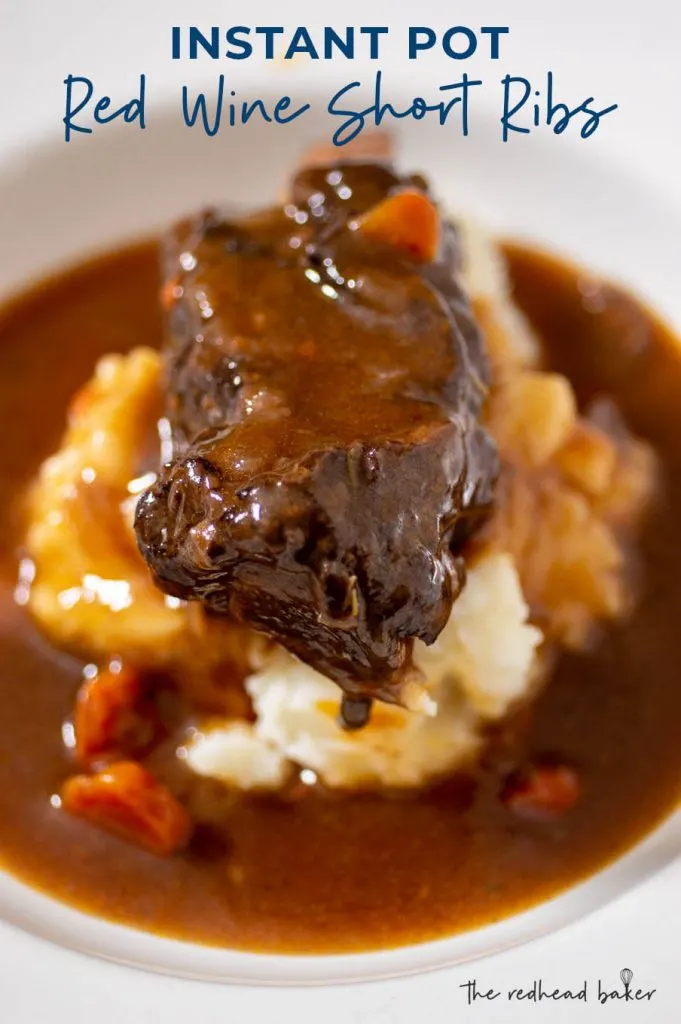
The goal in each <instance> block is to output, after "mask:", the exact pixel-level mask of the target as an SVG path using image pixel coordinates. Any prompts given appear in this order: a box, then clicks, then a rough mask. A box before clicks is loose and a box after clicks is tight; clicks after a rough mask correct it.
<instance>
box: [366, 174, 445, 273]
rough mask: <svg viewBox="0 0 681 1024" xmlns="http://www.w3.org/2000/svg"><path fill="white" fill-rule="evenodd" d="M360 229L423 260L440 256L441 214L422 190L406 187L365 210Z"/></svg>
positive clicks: (369, 236) (371, 236)
mask: <svg viewBox="0 0 681 1024" xmlns="http://www.w3.org/2000/svg"><path fill="white" fill-rule="evenodd" d="M358 228H359V230H360V231H361V232H362V233H363V234H365V235H366V236H367V238H372V239H374V240H376V241H381V242H386V243H387V244H388V245H394V246H396V247H397V248H398V249H404V251H405V252H408V253H410V255H412V256H413V257H414V259H417V260H420V261H422V262H424V263H427V262H430V261H432V260H434V259H435V257H436V256H437V250H438V246H439V244H440V215H439V214H438V212H437V209H436V207H435V206H434V204H433V203H432V202H431V201H430V199H428V197H427V196H425V195H424V194H423V192H416V191H413V190H410V189H405V191H404V192H398V193H397V194H396V195H394V196H390V197H389V198H388V199H384V200H383V201H382V202H380V203H379V204H378V205H377V206H374V207H373V208H372V209H371V210H369V211H368V212H367V213H365V214H364V215H363V216H362V217H361V218H360V219H359V221H358Z"/></svg>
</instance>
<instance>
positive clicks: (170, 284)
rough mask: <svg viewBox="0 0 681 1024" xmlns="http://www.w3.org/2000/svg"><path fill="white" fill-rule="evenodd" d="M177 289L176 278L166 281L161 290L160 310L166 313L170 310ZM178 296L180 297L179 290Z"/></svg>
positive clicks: (176, 295) (174, 300)
mask: <svg viewBox="0 0 681 1024" xmlns="http://www.w3.org/2000/svg"><path fill="white" fill-rule="evenodd" d="M178 287H179V283H178V281H177V279H176V278H175V279H173V278H171V279H170V280H169V281H166V283H165V284H164V285H163V287H162V288H161V309H163V310H165V311H166V312H167V311H168V310H169V309H172V307H173V306H174V305H175V302H176V300H177V298H178ZM179 294H180V296H181V295H182V290H181V288H180V293H179Z"/></svg>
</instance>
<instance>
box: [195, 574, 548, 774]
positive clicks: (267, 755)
mask: <svg viewBox="0 0 681 1024" xmlns="http://www.w3.org/2000/svg"><path fill="white" fill-rule="evenodd" d="M527 613H528V610H527V605H526V604H525V602H524V600H523V596H522V593H521V590H520V586H519V584H518V577H517V574H516V571H515V568H514V566H513V562H512V560H511V559H510V558H509V557H508V556H505V555H500V554H495V555H490V556H489V557H486V558H483V559H482V560H481V561H479V562H478V563H477V564H476V565H475V566H473V567H472V568H471V569H470V570H469V575H468V582H467V584H466V587H465V589H464V591H463V593H462V595H461V597H460V598H459V600H458V601H457V602H456V604H455V605H454V608H453V611H452V614H451V617H450V620H449V622H448V624H447V626H446V627H445V629H444V630H443V631H442V633H441V634H440V636H439V637H438V640H437V641H436V643H435V644H433V645H432V647H426V645H425V644H422V643H421V642H420V641H416V644H415V651H414V660H415V662H416V664H417V665H418V666H419V667H420V668H421V669H422V670H423V671H424V673H425V675H426V679H427V685H428V689H429V692H430V694H431V696H432V698H433V702H434V703H433V707H432V708H431V709H430V714H428V713H416V712H411V711H406V710H405V709H404V708H399V707H395V706H393V705H388V704H379V703H375V704H374V708H373V713H372V717H371V720H370V722H369V724H368V725H367V726H365V727H364V728H363V729H361V730H359V731H358V732H346V731H345V730H343V729H342V727H341V726H340V725H339V724H338V688H337V687H336V685H335V684H334V683H332V682H331V681H330V680H329V679H326V678H325V677H324V676H322V675H319V673H317V672H315V671H314V670H313V669H311V668H309V667H308V666H307V665H304V664H302V662H300V661H298V660H297V659H296V658H294V657H293V656H292V655H290V654H288V653H287V652H286V651H284V650H282V649H281V648H275V649H274V650H273V651H271V652H270V653H269V654H267V655H266V657H265V660H264V663H263V664H262V666H261V667H260V668H259V669H258V671H257V672H255V673H253V674H252V675H251V676H249V677H248V678H247V680H246V689H247V691H248V693H249V695H250V697H251V699H252V701H253V707H254V709H255V712H256V715H257V720H256V722H255V723H254V724H253V725H251V726H250V727H247V726H245V725H244V724H243V723H231V724H230V723H228V724H223V725H219V726H217V727H213V728H210V727H209V728H207V729H205V730H204V731H202V732H199V733H198V734H195V735H194V736H193V738H192V740H191V742H190V743H189V745H188V747H187V753H186V756H187V760H188V763H189V765H190V767H192V768H193V769H194V770H195V771H197V772H199V773H200V774H203V775H211V776H215V777H216V778H219V779H221V780H222V781H223V782H226V783H228V784H229V785H230V786H236V787H246V788H251V787H259V788H268V787H270V786H275V787H278V786H279V785H281V782H282V780H283V779H284V778H285V777H286V773H287V769H288V765H289V764H290V762H295V763H296V764H297V765H299V766H301V767H303V768H306V769H308V770H311V771H313V772H314V773H315V775H317V776H318V777H319V778H320V779H321V780H322V781H323V782H324V783H325V784H326V785H328V786H334V787H358V786H376V785H383V786H395V787H397V786H399V787H404V786H418V785H422V784H423V783H424V782H426V781H428V779H430V778H432V777H433V776H437V775H442V774H444V773H445V772H447V771H450V770H451V769H452V768H453V767H455V766H457V765H461V764H462V763H464V762H465V761H467V760H470V758H471V757H472V756H474V755H475V753H476V751H477V749H478V746H479V734H480V727H481V726H482V725H484V723H485V722H489V721H493V720H494V719H497V718H499V717H501V716H502V715H503V714H504V713H505V712H506V711H507V710H508V708H509V707H510V705H511V704H512V703H513V702H514V701H515V700H517V699H518V698H519V697H522V696H523V694H524V693H525V692H526V690H527V687H528V685H529V682H530V679H531V674H532V673H531V670H532V664H533V660H534V653H535V650H536V648H537V646H538V644H539V643H540V641H541V633H540V632H539V630H538V629H535V628H534V627H533V626H530V625H528V623H527Z"/></svg>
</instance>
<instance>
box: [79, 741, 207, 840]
mask: <svg viewBox="0 0 681 1024" xmlns="http://www.w3.org/2000/svg"><path fill="white" fill-rule="evenodd" d="M61 799H62V807H63V808H64V810H66V811H67V812H68V813H69V814H72V815H74V817H76V818H82V819H83V820H85V821H87V822H89V823H90V824H91V825H95V826H97V827H99V828H103V829H106V830H107V831H109V832H113V833H114V834H116V835H118V836H120V837H121V838H123V839H127V840H128V841H130V842H132V843H136V844H137V845H138V846H142V847H144V848H145V849H147V850H149V851H150V852H151V853H156V854H159V855H160V856H167V855H168V854H171V853H174V852H175V851H176V850H178V849H180V848H181V847H183V846H186V844H187V843H188V842H189V839H190V837H191V833H192V823H191V819H190V817H189V815H188V814H187V812H186V810H185V809H184V807H183V806H182V805H181V804H180V803H178V801H177V800H176V799H175V797H174V796H173V794H172V793H171V792H170V790H169V789H167V788H166V787H165V786H164V785H162V784H161V783H160V782H158V780H157V779H155V778H154V776H153V775H151V774H150V773H149V772H148V771H146V769H144V768H142V766H141V765H139V764H137V762H135V761H118V762H116V763H115V764H112V765H110V766H109V767H108V768H107V769H106V771H103V772H98V773H97V774H96V775H74V776H72V777H71V778H70V779H67V780H66V782H65V783H64V786H63V788H62V791H61Z"/></svg>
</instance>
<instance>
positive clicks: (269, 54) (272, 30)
mask: <svg viewBox="0 0 681 1024" xmlns="http://www.w3.org/2000/svg"><path fill="white" fill-rule="evenodd" d="M255 34H256V35H261V36H264V37H265V60H273V59H274V37H275V36H281V35H283V34H284V29H283V26H281V25H276V26H274V25H263V26H261V27H259V28H256V30H255Z"/></svg>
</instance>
